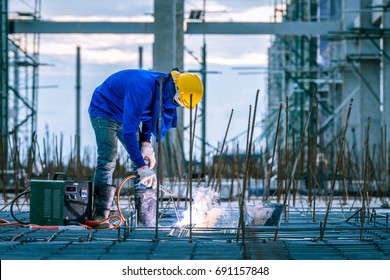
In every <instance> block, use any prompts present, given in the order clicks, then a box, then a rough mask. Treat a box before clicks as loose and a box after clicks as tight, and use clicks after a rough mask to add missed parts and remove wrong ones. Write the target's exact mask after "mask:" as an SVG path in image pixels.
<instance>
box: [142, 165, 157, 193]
mask: <svg viewBox="0 0 390 280" xmlns="http://www.w3.org/2000/svg"><path fill="white" fill-rule="evenodd" d="M137 171H138V176H139V182H140V184H143V185H145V186H147V187H153V189H155V188H157V176H156V173H154V171H153V170H152V169H150V168H149V167H147V166H146V165H145V166H143V167H141V168H138V169H137Z"/></svg>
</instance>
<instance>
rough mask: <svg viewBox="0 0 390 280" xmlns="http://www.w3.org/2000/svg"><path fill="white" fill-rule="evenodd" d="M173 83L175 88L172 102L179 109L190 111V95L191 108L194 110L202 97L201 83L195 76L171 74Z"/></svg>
mask: <svg viewBox="0 0 390 280" xmlns="http://www.w3.org/2000/svg"><path fill="white" fill-rule="evenodd" d="M171 76H172V79H173V82H174V83H175V86H176V94H175V96H174V98H173V99H174V101H175V102H176V103H177V104H178V105H180V106H181V107H184V108H187V109H190V98H191V94H192V108H194V107H195V106H196V105H197V104H198V103H199V102H200V100H202V97H203V85H202V81H201V80H200V79H199V77H198V76H197V75H195V74H191V73H180V72H179V71H176V70H173V71H172V72H171Z"/></svg>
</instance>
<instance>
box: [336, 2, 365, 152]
mask: <svg viewBox="0 0 390 280" xmlns="http://www.w3.org/2000/svg"><path fill="white" fill-rule="evenodd" d="M358 9H359V1H349V0H343V2H342V14H341V20H342V24H343V31H345V32H346V31H348V30H350V29H351V28H353V25H354V22H355V19H357V18H358V17H359V14H358V12H357V10H358ZM348 10H349V11H356V12H348ZM342 46H343V52H344V57H345V60H346V63H345V66H344V68H343V70H342V73H341V76H342V81H343V86H342V99H343V100H345V99H346V98H348V97H349V96H350V94H351V93H352V92H354V91H355V90H356V89H357V88H359V83H358V80H359V77H358V76H357V74H356V73H355V72H354V68H353V66H352V63H355V62H354V61H350V60H349V57H351V56H354V55H357V54H358V53H359V48H358V44H356V41H354V40H343V42H342ZM358 92H359V90H358ZM359 96H360V95H359V93H356V94H355V96H354V97H353V98H354V102H353V107H352V112H351V117H350V120H349V124H348V125H349V129H348V131H347V141H348V143H347V144H348V146H349V147H350V148H352V147H353V148H354V149H355V150H354V151H353V152H357V151H359V149H358V147H360V139H357V138H358V137H356V136H357V135H360V119H359V113H360V112H359V111H360V109H359V108H360V98H359ZM347 104H349V100H348V103H347ZM347 110H348V107H347V106H346V107H345V108H344V110H343V113H342V121H341V126H344V124H345V120H346V117H347ZM341 128H342V127H338V128H337V127H336V128H335V129H336V130H337V129H338V130H339V131H341Z"/></svg>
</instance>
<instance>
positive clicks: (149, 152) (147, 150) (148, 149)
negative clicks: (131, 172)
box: [141, 142, 156, 169]
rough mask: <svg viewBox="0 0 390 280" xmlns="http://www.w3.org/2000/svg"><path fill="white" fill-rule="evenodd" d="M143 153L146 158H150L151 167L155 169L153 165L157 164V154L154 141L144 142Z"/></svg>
mask: <svg viewBox="0 0 390 280" xmlns="http://www.w3.org/2000/svg"><path fill="white" fill-rule="evenodd" d="M141 154H142V157H143V158H144V159H145V158H147V160H149V168H150V169H153V167H154V166H155V165H156V156H155V153H154V150H153V145H152V143H150V142H142V146H141Z"/></svg>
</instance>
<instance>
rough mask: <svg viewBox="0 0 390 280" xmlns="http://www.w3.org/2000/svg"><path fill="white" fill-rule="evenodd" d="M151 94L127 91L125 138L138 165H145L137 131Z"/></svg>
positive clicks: (133, 159) (124, 120)
mask: <svg viewBox="0 0 390 280" xmlns="http://www.w3.org/2000/svg"><path fill="white" fill-rule="evenodd" d="M150 98H151V94H147V93H144V92H143V93H141V92H131V93H130V92H126V96H125V99H124V110H123V122H122V124H123V128H122V129H123V140H124V142H125V146H126V150H127V152H128V153H129V155H130V158H131V160H132V161H133V162H134V164H135V165H136V166H137V167H141V166H143V165H145V162H144V160H143V158H142V155H141V151H140V148H139V145H138V141H137V132H138V128H139V126H140V123H141V119H142V113H143V112H144V111H145V109H146V108H147V107H148V105H149V104H150Z"/></svg>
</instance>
